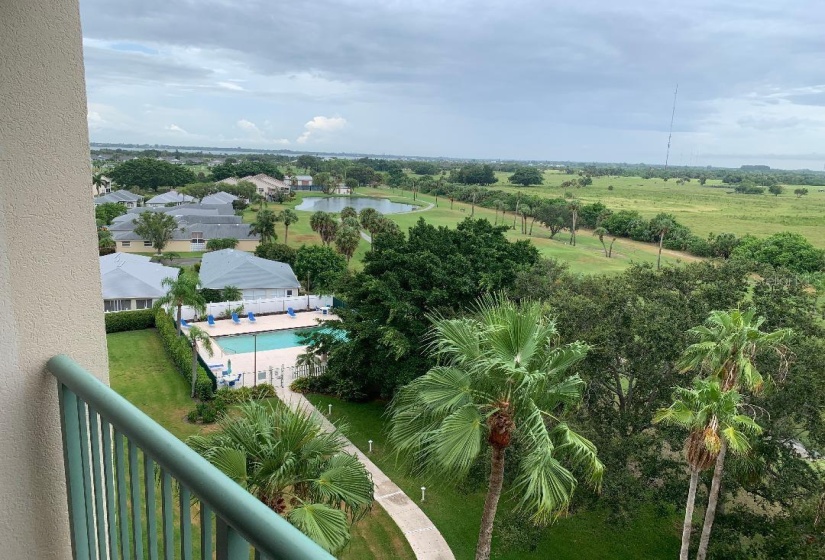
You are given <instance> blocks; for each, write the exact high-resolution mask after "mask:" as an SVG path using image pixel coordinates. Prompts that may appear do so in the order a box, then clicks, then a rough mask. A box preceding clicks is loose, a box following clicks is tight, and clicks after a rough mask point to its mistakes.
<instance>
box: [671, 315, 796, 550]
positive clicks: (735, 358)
mask: <svg viewBox="0 0 825 560" xmlns="http://www.w3.org/2000/svg"><path fill="white" fill-rule="evenodd" d="M764 322H765V318H764V317H757V316H756V312H755V311H754V310H748V311H741V310H739V309H733V310H731V311H713V312H711V314H710V316H708V318H707V320H706V321H705V324H704V325H700V326H698V327H694V328H692V329H690V331H689V332H690V333H691V334H693V335H694V336H696V337H697V338H698V339H699V342H696V343H695V344H691V345H690V346H689V347H688V348H687V349H685V352H684V353H683V355H682V358H681V360H680V361H679V366H680V367H681V368H682V369H683V371H688V370H698V371H700V372H704V373H707V374H709V375H710V376H711V377H712V378H714V379H716V380H718V381H719V383H720V384H721V387H722V390H723V391H734V390H739V389H740V387H743V388H744V389H747V390H750V391H754V392H758V391H760V390H761V389H762V386H763V385H764V379H763V377H762V374H761V373H760V372H759V371H758V370H757V369H756V366H755V365H754V360H755V359H756V354H757V353H758V352H760V351H764V350H767V349H771V348H773V349H774V350H776V351H777V352H778V353H779V354H780V357H781V358H782V360H781V363H782V366H781V368H782V369H784V368H785V367H787V360H786V359H785V355H786V352H785V347H784V346H783V345H782V342H783V341H785V340H786V339H787V338H788V337H789V336H790V334H791V331H790V329H779V330H776V331H773V332H770V333H767V332H764V331H761V330H760V328H759V327H761V326H762V324H763V323H764ZM726 443H727V442H726V441H725V440H724V439H723V440H722V443H721V445H722V448H721V451H720V453H719V455H718V456H717V458H716V466H715V468H714V471H713V481H712V482H711V487H710V495H709V496H708V507H707V509H706V510H705V520H704V523H703V525H702V536H701V538H700V540H699V551H698V553H697V556H696V558H697V560H705V558H706V557H707V550H708V544H709V542H710V533H711V530H712V528H713V520H714V517H715V515H716V504H717V502H718V500H719V487H720V485H721V482H722V471H723V469H724V465H725V450H726Z"/></svg>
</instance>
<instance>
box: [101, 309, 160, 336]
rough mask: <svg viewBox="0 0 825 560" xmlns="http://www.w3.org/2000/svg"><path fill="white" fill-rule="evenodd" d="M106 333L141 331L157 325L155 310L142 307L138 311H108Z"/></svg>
mask: <svg viewBox="0 0 825 560" xmlns="http://www.w3.org/2000/svg"><path fill="white" fill-rule="evenodd" d="M103 317H104V322H105V323H106V333H107V334H108V333H116V332H123V331H140V330H143V329H151V328H152V327H154V326H155V310H154V309H140V310H138V311H120V312H118V313H106V314H105V315H104V316H103Z"/></svg>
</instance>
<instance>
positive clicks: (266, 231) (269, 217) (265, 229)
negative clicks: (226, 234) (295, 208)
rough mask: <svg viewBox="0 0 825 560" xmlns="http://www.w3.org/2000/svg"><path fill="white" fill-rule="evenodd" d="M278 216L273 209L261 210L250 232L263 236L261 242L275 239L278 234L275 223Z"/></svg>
mask: <svg viewBox="0 0 825 560" xmlns="http://www.w3.org/2000/svg"><path fill="white" fill-rule="evenodd" d="M277 222H278V218H277V216H276V215H275V212H273V211H272V210H260V211H259V212H258V214H257V215H256V216H255V221H254V222H252V227H251V228H249V233H251V234H253V235H260V236H261V243H269V242H270V241H275V240H276V239H277V238H278V236H277V235H276V234H275V224H276V223H277Z"/></svg>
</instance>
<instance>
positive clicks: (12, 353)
mask: <svg viewBox="0 0 825 560" xmlns="http://www.w3.org/2000/svg"><path fill="white" fill-rule="evenodd" d="M89 180H90V176H89V143H88V132H87V125H86V93H85V84H84V80H83V57H82V37H81V32H80V16H79V11H78V2H77V0H0V360H2V362H1V363H2V368H0V426H2V429H0V557H2V558H9V559H12V558H14V559H17V558H37V559H38V560H41V559H51V558H60V559H64V558H70V557H71V550H70V548H69V532H68V518H67V513H66V493H65V488H64V480H63V479H64V472H63V453H62V446H61V439H60V422H59V416H58V405H57V392H56V386H55V381H54V378H53V377H52V376H51V375H49V374H48V373H47V372H46V371H45V370H44V364H45V363H46V360H47V359H48V358H49V357H51V356H53V355H55V354H58V353H67V354H69V355H71V356H72V357H73V358H74V359H76V360H77V361H78V362H80V363H81V364H83V365H84V366H85V367H86V368H87V369H89V370H90V371H92V372H93V373H94V374H95V375H97V376H99V377H100V378H102V379H106V378H107V368H108V364H107V356H106V339H105V335H104V329H103V313H102V311H101V290H100V272H99V268H98V258H97V249H96V246H97V243H96V235H95V224H94V219H93V212H92V201H91V199H90V196H89Z"/></svg>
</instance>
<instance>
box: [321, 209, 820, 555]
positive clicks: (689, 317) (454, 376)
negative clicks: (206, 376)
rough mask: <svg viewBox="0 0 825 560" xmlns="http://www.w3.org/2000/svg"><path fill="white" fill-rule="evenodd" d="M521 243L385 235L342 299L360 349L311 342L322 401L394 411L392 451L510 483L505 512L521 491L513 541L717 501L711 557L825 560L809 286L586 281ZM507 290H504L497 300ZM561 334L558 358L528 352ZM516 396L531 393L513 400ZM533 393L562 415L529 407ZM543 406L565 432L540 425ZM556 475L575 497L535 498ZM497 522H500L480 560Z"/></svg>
mask: <svg viewBox="0 0 825 560" xmlns="http://www.w3.org/2000/svg"><path fill="white" fill-rule="evenodd" d="M506 229H507V226H495V225H493V224H490V223H489V222H488V221H487V220H472V219H469V218H468V219H467V220H465V221H464V222H462V223H461V224H460V225H459V226H458V227H457V228H455V229H449V228H443V227H442V228H440V227H435V226H432V225H430V224H427V223H426V222H424V221H423V220H422V221H419V222H418V223H417V224H416V225H415V226H413V227H412V228H410V231H409V235H407V236H404V235H401V234H399V233H386V234H378V235H376V236H375V238H374V241H373V248H372V250H371V251H370V253H368V254H367V255H366V257H365V259H364V269H363V270H362V271H360V272H357V273H349V274H347V275H345V276H343V277H341V279H340V281H339V282H338V284H337V286H336V295H337V296H338V297H340V298H342V299H343V300H344V301H345V302H346V307H345V308H342V309H340V310H338V313H339V316H340V322H337V323H335V326H336V328H338V329H341V330H343V331H345V332H346V334H347V337H346V340H341V339H340V338H336V337H333V336H330V335H329V334H325V333H323V332H316V333H314V334H313V335H311V343H312V344H311V347H310V348H311V350H313V351H316V352H318V353H321V354H326V355H328V357H329V358H328V367H327V374H326V375H325V376H324V377H323V379H320V380H319V381H317V382H316V386H315V389H316V390H321V391H324V392H330V393H334V394H336V395H338V396H341V397H343V398H348V399H355V400H365V399H371V398H374V397H379V396H381V397H384V398H392V399H394V400H393V401H392V402H393V405H392V407H391V416H390V418H392V419H396V420H392V421H391V423H390V425H391V430H396V429H397V430H399V431H397V432H392V431H391V436H392V437H391V440H393V441H394V442H395V444H396V446H397V447H398V449H400V451H401V453H402V456H404V457H406V459H405V460H408V461H411V462H412V463H413V464H419V463H418V461H424V462H423V463H420V466H421V467H422V468H431V469H434V470H437V471H438V472H439V476H444V477H446V478H450V479H451V480H452V479H460V478H462V477H464V476H465V475H468V473H471V472H477V471H476V469H482V472H486V473H491V472H492V473H496V472H498V470H500V469H510V471H507V470H503V471H502V472H504V474H503V475H502V480H503V489H504V490H505V491H507V492H509V493H507V492H504V493H499V491H500V490H501V489H502V486H498V485H500V484H502V482H501V481H499V480H497V479H496V480H494V478H495V477H493V478H489V477H492V476H493V475H492V474H488V475H487V476H486V477H485V480H486V481H487V482H489V483H490V485H489V487H488V490H489V492H490V493H488V500H491V502H490V503H489V506H490V507H493V505H494V502H495V503H497V500H498V497H497V496H498V495H502V496H504V495H510V496H512V497H513V498H514V499H516V500H517V502H519V503H521V504H522V505H521V506H520V507H521V508H523V509H525V510H526V511H527V512H528V514H529V516H532V522H527V521H525V522H523V523H521V525H520V528H516V529H513V526H512V525H510V529H508V530H516V531H519V530H520V531H523V532H524V533H525V534H528V535H529V533H530V531H532V530H533V529H531V527H533V525H534V524H535V523H539V524H541V523H542V522H543V521H544V522H546V521H547V519H548V518H547V517H544V516H545V515H546V514H547V513H548V512H552V511H557V510H558V508H560V507H561V508H563V509H565V510H567V511H570V512H572V513H575V512H577V511H581V510H586V509H591V508H607V510H608V511H609V512H611V513H610V515H611V516H613V519H616V520H618V519H621V518H626V517H629V516H633V515H636V514H638V512H639V511H640V510H641V509H642V508H645V507H651V506H652V507H655V508H660V510H661V512H662V513H663V514H664V513H665V512H675V511H676V510H680V511H683V512H685V513H687V510H688V509H690V508H691V507H692V504H693V503H699V500H700V498H701V500H702V501H701V503H702V504H704V505H703V508H702V509H703V515H704V517H705V521H704V522H703V523H702V526H703V530H702V531H698V530H697V531H691V530H688V531H687V533H686V535H687V536H686V540H685V541H684V542H686V543H687V545H688V546H689V547H691V548H693V549H694V550H697V551H698V554H699V555H700V556H699V557H702V558H704V557H705V556H707V557H708V558H735V559H739V558H742V559H744V558H791V557H793V558H818V557H820V556H821V554H822V553H823V551H824V550H825V549H823V547H824V546H825V540H823V538H822V532H821V528H818V526H817V523H819V521H818V519H819V518H818V516H817V511H818V510H819V508H821V503H820V500H821V499H823V496H825V485H824V484H823V479H822V473H821V472H820V471H819V470H817V469H816V467H815V465H814V464H813V463H812V462H811V461H809V460H808V459H807V458H806V457H805V456H803V455H800V453H799V452H798V451H797V449H798V447H797V446H801V448H802V449H805V450H807V451H806V453H813V452H814V451H813V450H816V449H822V447H823V445H825V418H823V415H822V414H821V411H822V409H823V406H825V376H823V371H822V366H821V360H820V356H821V354H822V352H823V350H825V346H823V344H825V343H824V342H823V341H825V329H823V325H822V322H821V319H820V316H819V313H820V311H819V308H818V305H817V301H816V293H815V292H813V291H812V290H810V289H809V287H808V284H807V283H806V282H805V281H804V279H802V278H800V276H799V275H797V274H796V273H794V272H792V271H789V270H787V269H783V268H781V267H779V268H775V267H771V266H768V265H764V264H759V263H755V262H753V261H748V260H746V259H730V260H718V261H713V262H700V263H692V264H687V265H683V266H680V267H664V268H662V270H658V271H657V270H655V269H654V268H653V267H651V266H648V265H634V266H632V267H631V268H630V269H628V270H627V271H625V272H624V273H621V274H617V275H611V276H601V275H592V276H576V275H572V274H571V273H569V272H568V270H567V267H566V266H565V265H564V264H562V263H559V262H557V261H554V260H546V259H541V258H539V256H538V253H537V251H536V249H535V248H534V247H533V246H532V245H530V244H529V243H528V242H526V241H517V242H509V241H507V239H506V238H505V237H504V232H505V231H506ZM490 294H499V295H497V296H495V297H497V298H499V299H498V300H497V303H495V305H493V304H491V303H490V301H489V300H485V299H484V298H485V297H486V298H489V297H491V296H490ZM479 298H481V299H479ZM480 301H481V302H482V303H479V302H480ZM485 301H486V302H487V303H483V302H485ZM531 302H533V303H531ZM491 305H492V306H493V307H495V306H499V307H500V306H503V307H502V309H501V310H500V311H490V308H491ZM508 306H509V307H508ZM535 306H538V307H535ZM507 309H510V310H511V311H507ZM720 310H721V311H720ZM740 310H741V311H740ZM522 320H523V321H524V322H519V321H522ZM488 321H492V322H493V323H495V322H497V321H498V322H501V321H503V323H501V324H499V323H496V324H498V325H499V326H495V325H493V323H490V324H489V326H485V325H487V324H488V323H487V322H488ZM547 321H550V322H547ZM518 325H521V326H518ZM548 328H551V329H552V330H547V329H548ZM461 329H465V330H466V332H465V331H464V330H461ZM508 329H513V330H508ZM538 331H541V332H540V333H539V332H538ZM508 332H509V333H510V334H509V335H505V334H504V333H508ZM549 332H552V333H553V334H552V335H551V336H550V340H551V341H552V343H551V345H550V346H549V347H544V346H542V345H541V344H534V343H533V342H530V341H529V340H527V338H524V337H529V336H534V335H536V336H539V339H541V340H544V339H545V338H546V336H545V335H547V333H549ZM777 332H781V335H780V334H773V333H777ZM496 333H501V336H494V335H495V334H496ZM537 333H538V334H537ZM748 333H750V334H748ZM737 336H739V337H744V338H742V339H741V340H743V341H744V342H743V343H742V344H738V343H736V342H735V341H736V340H739V339H737V338H736V337H737ZM484 337H491V338H489V339H487V338H484ZM520 341H521V342H520ZM522 342H523V346H522ZM528 348H529V349H530V350H529V352H534V351H535V352H538V349H539V348H541V349H542V351H546V352H549V353H550V354H547V355H545V354H539V353H536V354H535V355H533V354H529V353H528V350H527V349H528ZM508 356H509V357H508ZM533 356H535V358H534V357H533ZM542 356H544V357H542ZM534 359H535V361H533V360H534ZM508 364H509V365H508ZM514 364H515V365H514ZM548 364H550V365H548ZM514 368H515V369H514ZM484 372H490V373H489V375H484ZM496 372H500V373H501V375H500V377H501V379H499V374H498V373H496ZM531 372H532V373H531ZM522 376H523V377H522ZM508 380H509V381H508ZM514 382H515V383H518V385H519V387H520V389H519V391H520V392H519V393H518V398H516V395H515V394H514V395H513V397H512V398H510V399H507V400H501V399H502V398H503V397H502V396H501V395H506V394H507V393H506V391H505V392H504V393H502V392H501V391H502V390H503V389H502V388H504V387H506V386H508V383H514ZM531 383H536V384H537V385H536V388H537V389H536V390H539V389H538V388H539V387H540V388H542V389H541V391H540V392H539V393H537V395H541V398H546V399H549V400H548V401H547V402H545V401H541V403H540V404H536V403H539V401H538V400H534V401H532V403H533V404H531V402H529V401H527V400H524V399H528V398H529V397H530V395H532V393H531V391H532V390H533V389H532V387H533V386H532V385H531ZM559 384H561V385H559ZM462 387H468V389H466V390H465V389H462ZM469 388H472V389H469ZM451 391H452V392H451ZM461 395H464V396H461ZM485 395H490V396H489V397H487V396H485ZM487 398H491V399H493V400H492V401H489V400H488V401H485V400H484V399H487ZM554 398H555V399H562V401H556V402H557V404H555V405H554V404H553V403H552V402H550V401H552V400H553V399H554ZM565 398H567V399H569V400H567V401H565V400H563V399H565ZM565 403H566V404H565ZM533 406H539V409H545V408H546V410H550V411H552V418H550V417H546V420H545V421H543V422H539V423H538V424H531V423H530V422H531V420H530V418H533V417H534V415H535V413H534V412H531V411H532V410H533V408H531V407H533ZM485 411H486V412H485ZM479 413H483V414H485V417H483V418H482V419H481V420H480V421H479V422H474V421H473V418H477V416H476V415H477V414H479ZM450 419H452V420H450ZM396 421H397V423H396ZM473 426H476V428H472V427H473ZM413 428H415V429H413ZM471 428H472V429H473V430H476V431H472V430H471ZM468 430H470V431H468ZM542 430H547V432H546V433H545V432H543V431H542ZM427 434H429V435H427ZM496 434H498V435H496ZM542 434H545V435H542ZM547 437H549V438H550V440H549V441H551V442H556V443H554V445H562V444H561V443H560V442H562V441H568V442H575V445H573V444H572V443H569V444H568V446H567V447H564V446H562V447H561V449H567V450H568V451H569V452H570V453H572V454H573V455H567V454H564V453H561V454H560V455H556V452H554V451H552V450H551V451H549V452H548V453H544V452H540V451H539V450H540V449H545V448H543V447H537V446H538V445H539V443H538V442H546V441H548V440H547ZM476 438H478V439H476ZM555 438H561V439H555ZM686 438H687V451H688V453H687V455H686V456H685V459H682V457H681V454H680V450H681V449H683V447H685V440H686ZM511 439H512V441H513V442H514V443H513V444H512V445H511V444H510V441H511ZM444 441H449V442H450V443H449V445H447V444H443V442H444ZM439 442H442V444H439ZM473 442H477V443H478V445H477V444H476V443H473ZM425 444H426V445H425ZM422 445H425V447H421V446H422ZM438 445H443V446H442V447H437V446H438ZM479 445H480V446H481V447H479ZM542 445H544V444H542ZM426 446H436V447H426ZM467 446H470V447H467ZM485 449H486V451H485ZM723 449H725V450H726V451H725V452H723V451H722V450H723ZM496 450H498V451H496ZM545 450H546V449H545ZM596 450H597V452H596ZM505 451H506V457H507V459H506V461H504V459H503V457H504V452H505ZM534 451H535V453H538V455H534V454H533V452H534ZM499 452H500V453H501V456H500V457H498V458H496V457H497V456H496V453H499ZM596 453H597V454H596ZM539 456H540V457H544V458H545V459H546V460H553V459H555V460H557V461H559V462H560V463H561V464H560V465H559V466H558V467H557V468H558V469H561V468H562V466H561V465H578V467H571V468H573V470H571V471H570V472H571V473H572V476H573V477H574V479H587V478H588V472H589V473H590V475H593V477H594V478H592V479H591V481H592V482H593V484H592V485H591V486H587V485H583V486H581V487H580V488H578V489H576V487H577V485H576V483H575V480H571V479H570V478H569V477H567V476H566V475H563V473H562V471H561V470H554V471H553V474H552V476H551V474H550V473H548V472H545V471H542V470H541V463H537V462H536V461H538V460H539V459H538V458H539ZM700 456H701V457H700ZM576 457H578V459H576ZM720 457H721V458H720ZM491 461H492V463H491ZM571 461H572V462H571ZM595 461H598V463H597V462H595ZM685 461H687V465H688V468H685V464H686V463H685ZM480 465H481V466H480ZM503 465H509V466H508V467H504V466H503ZM491 469H492V470H491ZM537 469H538V471H537ZM554 469H556V467H554ZM506 472H512V473H513V474H512V475H510V476H508V475H507V474H506ZM544 477H549V478H547V479H546V480H547V484H548V485H549V486H547V488H553V492H554V494H553V496H555V498H554V499H553V500H555V501H553V500H550V496H549V495H546V496H544V497H543V495H542V494H541V493H539V494H534V493H532V492H533V491H534V490H531V489H530V487H528V486H527V482H526V481H528V480H533V481H538V480H545V479H544ZM565 480H566V481H567V482H564V481H565ZM493 482H495V485H494V484H493ZM568 483H569V485H568ZM543 484H544V483H543ZM574 489H575V492H574V491H573V490H574ZM535 491H537V490H535ZM548 491H549V490H548ZM689 491H690V492H689ZM688 493H689V494H690V495H689V496H688V499H687V500H686V499H685V495H686V494H688ZM491 496H493V498H494V499H493V498H491ZM742 496H748V498H747V500H744V501H743V500H742V499H741V497H742ZM502 499H503V498H502ZM545 500H548V501H545ZM743 503H746V504H750V503H765V504H770V507H766V508H761V507H750V506H747V505H743ZM517 509H518V508H517ZM485 512H486V513H490V510H489V509H488V508H487V507H486V506H485ZM537 512H538V513H537ZM534 513H535V515H533V514H534ZM494 518H495V508H494V507H493V509H492V515H491V517H490V518H489V519H487V518H485V520H483V521H482V532H481V533H480V538H479V546H480V548H484V547H485V546H488V544H485V543H489V541H488V540H487V535H486V533H485V527H488V528H490V530H493V529H492V525H489V526H488V525H487V522H488V521H490V522H491V520H492V519H494ZM551 518H552V516H551ZM688 518H690V519H692V516H686V520H687V519H688ZM766 527H770V530H767V531H766V530H765V528H766ZM711 531H712V538H710V535H711ZM702 533H704V535H703V534H702ZM756 535H759V538H754V537H755V536H756ZM488 550H489V548H488ZM479 557H480V558H483V557H485V556H484V555H483V550H482V552H481V555H477V558H479Z"/></svg>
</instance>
